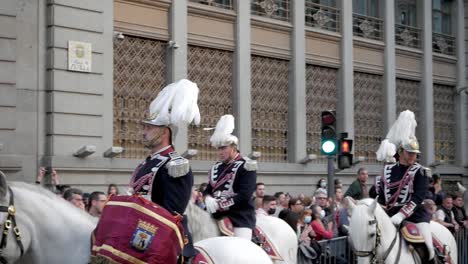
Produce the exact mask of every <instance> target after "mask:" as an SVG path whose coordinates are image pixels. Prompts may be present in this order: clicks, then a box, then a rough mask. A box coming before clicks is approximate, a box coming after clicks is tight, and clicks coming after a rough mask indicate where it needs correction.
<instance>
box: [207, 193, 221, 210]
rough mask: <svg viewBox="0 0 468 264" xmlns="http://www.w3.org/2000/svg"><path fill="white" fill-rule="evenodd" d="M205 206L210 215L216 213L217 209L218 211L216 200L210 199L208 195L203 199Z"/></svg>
mask: <svg viewBox="0 0 468 264" xmlns="http://www.w3.org/2000/svg"><path fill="white" fill-rule="evenodd" d="M205 205H206V210H207V211H208V213H210V214H212V213H216V211H218V209H219V204H218V200H216V199H215V198H213V197H211V196H210V195H207V196H206V197H205Z"/></svg>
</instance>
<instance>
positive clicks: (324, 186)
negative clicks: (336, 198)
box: [315, 178, 328, 196]
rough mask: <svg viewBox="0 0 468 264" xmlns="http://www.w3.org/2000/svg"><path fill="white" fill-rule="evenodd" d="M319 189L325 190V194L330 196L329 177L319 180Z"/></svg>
mask: <svg viewBox="0 0 468 264" xmlns="http://www.w3.org/2000/svg"><path fill="white" fill-rule="evenodd" d="M316 187H317V189H316V190H315V191H318V190H322V191H324V192H325V195H327V196H328V194H327V179H325V178H320V179H319V180H318V182H317V185H316Z"/></svg>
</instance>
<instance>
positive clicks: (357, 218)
mask: <svg viewBox="0 0 468 264" xmlns="http://www.w3.org/2000/svg"><path fill="white" fill-rule="evenodd" d="M349 202H350V203H349V204H350V207H351V208H352V209H351V210H352V214H351V221H350V225H349V240H350V242H351V244H352V245H353V248H354V250H355V252H359V253H360V254H362V255H367V256H363V257H358V263H370V262H371V258H372V257H374V256H373V254H374V253H373V252H375V258H376V259H377V260H381V259H383V260H384V263H386V264H393V263H405V264H410V263H420V261H419V259H418V261H419V262H417V261H416V260H415V258H414V256H413V253H412V252H410V251H409V249H408V245H407V244H406V241H405V240H404V239H402V238H401V236H400V232H399V231H398V230H397V229H396V227H395V226H394V225H393V224H392V222H391V220H390V217H388V215H387V213H385V211H384V210H383V209H382V207H381V206H380V205H379V204H378V203H377V201H376V200H373V199H363V200H360V201H359V202H358V203H357V205H356V204H354V202H352V201H349ZM430 228H431V232H432V233H433V235H435V236H436V237H437V238H438V239H439V241H441V242H442V243H444V244H445V245H446V246H448V247H447V248H448V250H449V251H450V257H451V258H452V263H454V264H456V263H457V245H456V243H455V239H454V237H453V235H452V234H451V233H450V231H449V230H448V229H446V228H445V227H443V226H442V225H440V224H438V223H436V222H431V223H430ZM393 243H394V244H393ZM392 244H393V246H392ZM414 254H415V253H414Z"/></svg>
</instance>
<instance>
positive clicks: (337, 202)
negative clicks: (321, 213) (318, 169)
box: [333, 187, 343, 210]
mask: <svg viewBox="0 0 468 264" xmlns="http://www.w3.org/2000/svg"><path fill="white" fill-rule="evenodd" d="M342 201H343V190H342V189H341V187H336V188H335V198H334V203H333V208H334V209H335V210H339V209H340V208H341V204H342Z"/></svg>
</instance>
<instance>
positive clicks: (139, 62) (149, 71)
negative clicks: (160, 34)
mask: <svg viewBox="0 0 468 264" xmlns="http://www.w3.org/2000/svg"><path fill="white" fill-rule="evenodd" d="M165 56H166V45H165V43H164V42H162V41H157V40H151V39H145V38H139V37H132V36H128V35H127V36H125V38H124V39H122V40H116V41H114V106H113V109H114V145H116V146H122V147H123V148H124V149H125V151H124V152H123V153H122V154H120V155H119V156H118V157H121V158H143V157H145V156H147V155H148V150H147V149H145V148H144V146H143V144H142V126H141V120H142V119H144V118H145V117H146V116H147V114H148V107H149V105H150V103H151V101H152V100H153V99H154V98H155V97H156V95H157V94H158V92H159V91H160V90H161V89H162V88H163V87H164V85H165V83H166V81H165V75H166V65H165Z"/></svg>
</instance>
